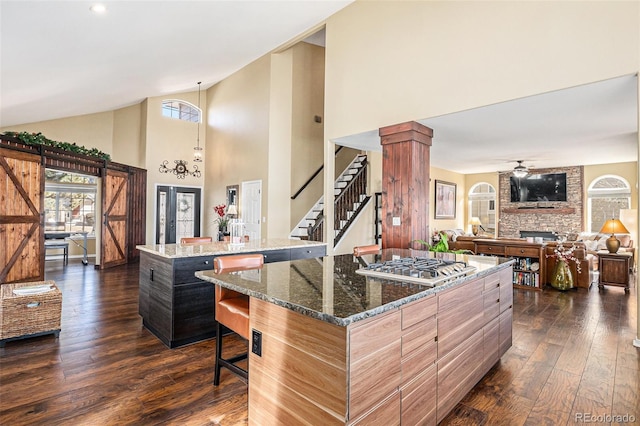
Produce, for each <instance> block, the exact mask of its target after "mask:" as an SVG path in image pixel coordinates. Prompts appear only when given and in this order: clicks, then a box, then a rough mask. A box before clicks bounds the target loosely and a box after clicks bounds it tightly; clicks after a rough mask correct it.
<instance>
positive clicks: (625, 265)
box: [598, 253, 633, 293]
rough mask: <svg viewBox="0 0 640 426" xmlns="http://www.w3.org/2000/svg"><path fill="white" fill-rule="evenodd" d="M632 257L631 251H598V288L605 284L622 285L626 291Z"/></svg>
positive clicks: (627, 290)
mask: <svg viewBox="0 0 640 426" xmlns="http://www.w3.org/2000/svg"><path fill="white" fill-rule="evenodd" d="M632 257H633V256H632V254H631V253H598V271H599V272H600V277H599V280H598V288H600V289H603V288H604V286H605V285H611V286H617V287H624V292H625V293H628V292H629V270H630V269H631V258H632Z"/></svg>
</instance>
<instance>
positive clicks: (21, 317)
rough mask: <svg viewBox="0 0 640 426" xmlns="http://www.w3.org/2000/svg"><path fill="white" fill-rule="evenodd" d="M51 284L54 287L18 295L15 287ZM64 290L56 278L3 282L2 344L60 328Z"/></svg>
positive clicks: (0, 309) (0, 296) (0, 293)
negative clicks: (60, 288) (61, 289)
mask: <svg viewBox="0 0 640 426" xmlns="http://www.w3.org/2000/svg"><path fill="white" fill-rule="evenodd" d="M44 285H48V286H50V287H51V288H52V290H50V291H47V292H44V293H38V294H28V295H18V294H15V293H14V292H13V290H15V289H25V288H29V287H35V286H44ZM61 316H62V293H61V292H60V290H59V289H58V287H56V285H55V282H54V281H32V282H26V283H12V284H3V285H0V344H2V345H3V344H4V342H5V341H6V340H14V339H19V338H23V337H30V336H34V335H42V334H48V333H54V334H55V335H56V336H57V335H58V333H59V332H60V319H61Z"/></svg>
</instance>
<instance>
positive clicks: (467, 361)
mask: <svg viewBox="0 0 640 426" xmlns="http://www.w3.org/2000/svg"><path fill="white" fill-rule="evenodd" d="M511 276H512V272H511V268H509V269H504V270H502V271H501V272H499V273H495V274H491V275H488V276H486V277H484V278H481V279H477V280H473V281H470V282H468V283H466V284H465V285H461V286H457V287H454V288H452V289H450V290H447V291H445V292H442V294H440V295H438V314H437V322H438V361H437V365H438V368H437V390H438V391H437V421H438V422H440V421H442V420H443V419H444V418H445V417H446V416H447V414H449V412H450V411H451V410H452V409H453V407H455V405H456V404H457V403H458V402H459V401H460V400H461V399H462V398H463V397H464V395H466V394H467V393H468V392H469V391H470V390H471V389H472V388H473V386H475V384H476V383H477V382H478V381H479V380H480V379H481V378H482V376H484V375H485V374H486V373H487V372H488V371H489V370H490V369H491V367H492V366H493V365H494V364H495V363H496V362H497V361H498V360H499V359H500V357H502V355H503V354H504V353H505V352H506V351H507V349H509V347H511V321H510V320H511V318H512V316H511V312H512V309H513V284H512V282H511Z"/></svg>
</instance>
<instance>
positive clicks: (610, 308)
mask: <svg viewBox="0 0 640 426" xmlns="http://www.w3.org/2000/svg"><path fill="white" fill-rule="evenodd" d="M46 278H47V279H54V280H56V282H57V283H58V285H59V287H60V288H61V290H62V292H63V311H62V332H61V333H60V337H59V339H55V338H54V337H53V336H52V335H49V336H42V337H36V338H32V339H25V340H21V341H14V342H8V343H7V344H6V347H5V348H0V424H1V425H28V424H38V425H44V424H46V425H127V424H135V425H147V424H180V425H205V424H214V425H218V424H219V425H244V424H246V422H247V386H246V384H245V383H244V382H243V381H242V380H241V379H239V378H237V377H236V376H234V375H233V374H232V373H230V372H229V371H227V370H225V369H223V370H222V371H223V373H222V383H221V385H220V387H218V388H215V387H214V386H213V384H212V380H213V367H214V359H213V354H214V344H215V340H211V341H207V342H201V343H197V344H193V345H190V346H186V347H183V348H178V349H167V348H166V347H165V346H164V345H163V344H162V343H161V342H160V341H159V340H158V339H156V338H155V337H154V336H153V335H151V334H150V333H149V332H148V331H147V330H145V329H144V328H143V327H142V324H141V319H140V316H139V315H138V265H137V264H133V265H129V266H126V265H125V266H122V267H117V268H114V269H110V270H106V271H96V270H94V269H93V266H92V265H89V266H83V265H82V264H81V263H80V261H79V260H73V259H72V260H71V261H70V262H69V265H68V266H66V267H63V266H62V262H58V261H52V262H47V265H46ZM634 282H635V278H634ZM635 337H636V290H635V288H633V289H632V290H631V292H630V294H625V293H624V291H623V289H621V288H617V287H605V290H604V291H598V288H597V286H592V288H591V290H590V291H587V290H585V289H580V290H577V291H569V292H566V293H561V292H558V291H556V290H553V289H548V290H546V291H543V292H533V291H527V290H515V297H514V325H513V347H512V348H511V349H510V350H509V351H508V352H507V353H506V354H505V356H503V358H502V360H501V361H500V362H498V363H497V364H496V365H495V366H494V367H493V369H492V370H491V371H490V372H489V373H488V374H487V375H486V376H485V378H484V379H483V380H482V381H481V382H480V383H478V384H477V385H476V387H475V388H474V389H473V390H472V391H471V392H470V393H469V394H468V395H467V396H466V397H465V398H464V400H463V401H462V402H461V403H460V404H458V406H457V407H456V408H455V410H454V411H453V412H452V413H451V414H450V415H449V416H448V417H447V418H446V419H445V420H444V421H443V422H442V424H446V425H458V424H460V425H472V424H477V425H541V424H547V425H565V424H575V423H581V422H582V421H581V420H587V416H591V417H589V419H590V420H591V421H592V422H593V421H594V420H601V419H598V418H597V417H596V416H605V415H619V416H623V415H628V416H634V418H635V422H631V424H639V423H640V393H639V389H640V349H638V348H635V347H634V346H633V345H632V342H633V339H634V338H635ZM227 341H232V339H225V342H227ZM244 348H245V346H244V343H243V342H242V341H240V340H236V341H234V345H233V346H232V347H230V349H229V350H230V351H231V352H240V351H242V350H244ZM580 416H582V417H580ZM613 420H614V421H613V422H607V421H604V422H602V421H600V422H595V423H593V424H618V423H621V422H616V420H618V419H615V418H614V419H613Z"/></svg>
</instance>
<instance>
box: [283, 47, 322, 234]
mask: <svg viewBox="0 0 640 426" xmlns="http://www.w3.org/2000/svg"><path fill="white" fill-rule="evenodd" d="M291 51H292V66H293V75H292V78H293V94H292V95H293V108H292V122H291V133H292V137H291V142H292V146H291V165H290V169H291V186H290V189H289V193H290V196H292V195H293V194H295V193H296V191H298V190H299V189H300V188H301V187H302V185H304V183H305V182H306V181H307V180H308V179H309V178H310V177H311V174H312V173H313V172H315V171H316V170H317V169H318V168H319V167H320V166H322V158H323V150H324V145H323V143H324V125H323V123H322V122H320V123H316V122H315V120H314V116H318V117H320V118H321V120H322V121H323V118H324V48H322V47H320V46H316V45H312V44H309V43H304V42H302V43H297V44H296V45H295V46H293V47H292V48H291ZM322 176H323V174H322V173H321V174H320V175H319V176H316V177H315V178H314V179H313V181H311V183H310V184H309V186H307V187H306V188H305V189H304V190H303V191H302V192H301V193H300V195H298V197H297V198H296V199H295V200H291V201H290V203H291V218H290V223H289V229H290V230H291V229H293V227H294V226H296V225H297V224H298V222H299V221H300V219H301V218H302V217H303V216H304V215H305V214H306V213H307V211H309V209H310V208H311V207H312V206H313V205H314V204H315V203H316V201H318V199H319V198H320V197H321V196H322V194H323V185H322Z"/></svg>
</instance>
